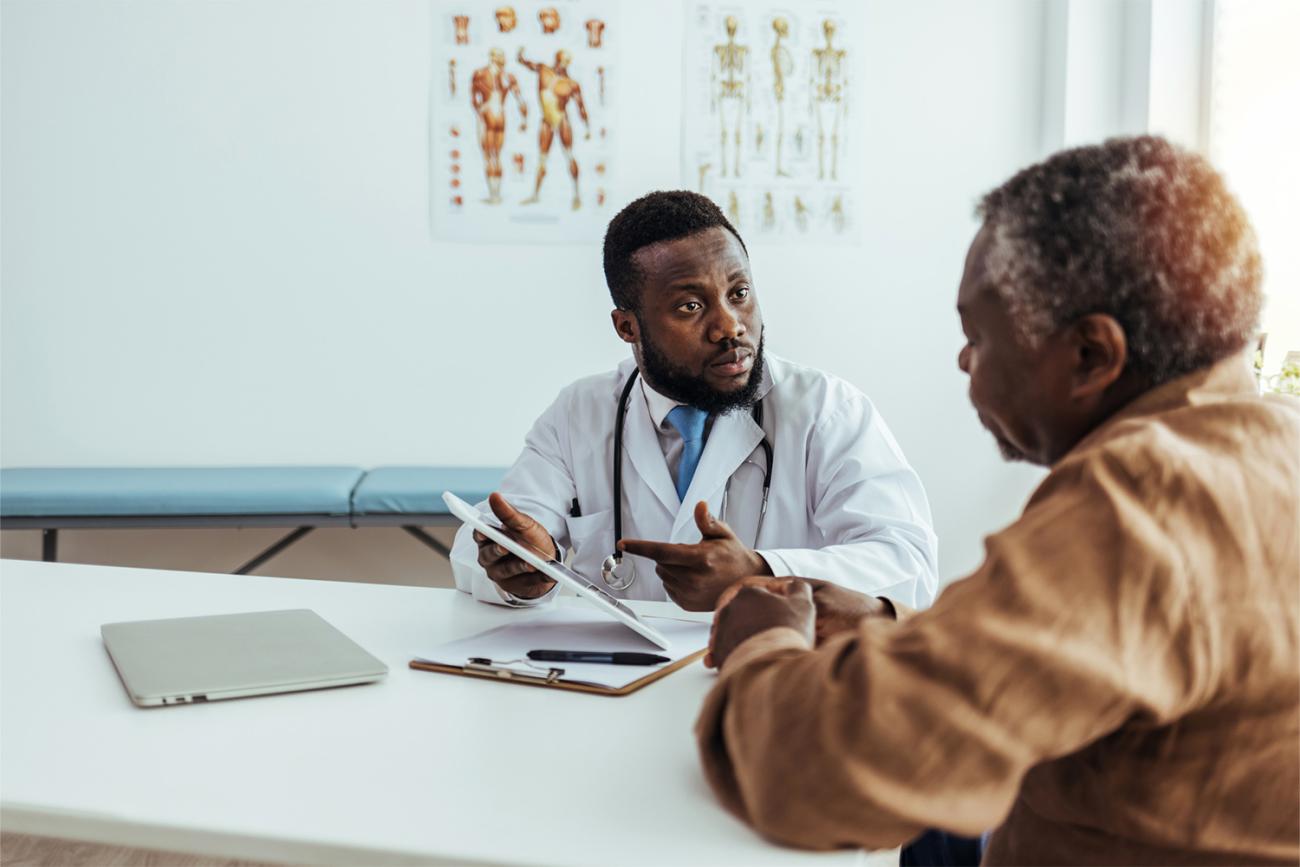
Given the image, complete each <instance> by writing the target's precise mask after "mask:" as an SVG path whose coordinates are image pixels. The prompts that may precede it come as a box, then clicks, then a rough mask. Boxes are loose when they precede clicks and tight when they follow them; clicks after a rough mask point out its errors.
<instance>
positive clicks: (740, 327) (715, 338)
mask: <svg viewBox="0 0 1300 867" xmlns="http://www.w3.org/2000/svg"><path fill="white" fill-rule="evenodd" d="M745 330H746V329H745V323H744V320H742V319H741V318H740V317H739V316H738V315H736V313H735V311H732V310H728V309H725V308H723V309H720V310H719V311H718V312H717V313H716V314H715V318H714V320H713V322H712V323H710V327H709V340H710V341H711V342H713V343H724V342H726V341H728V340H735V339H736V338H737V337H740V336H742V335H743V334H744V333H745Z"/></svg>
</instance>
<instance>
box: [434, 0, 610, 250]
mask: <svg viewBox="0 0 1300 867" xmlns="http://www.w3.org/2000/svg"><path fill="white" fill-rule="evenodd" d="M616 5H617V4H616V3H614V2H609V0H603V2H601V0H567V2H565V0H550V2H542V3H513V4H505V3H494V2H483V0H464V2H445V0H439V2H437V3H434V4H433V5H432V9H433V12H434V19H435V20H434V32H433V42H434V46H433V48H434V50H433V52H432V56H433V88H432V96H431V106H430V123H431V127H432V128H431V135H430V151H431V153H430V163H431V164H430V172H429V178H430V184H431V191H430V200H431V205H432V208H431V216H432V219H433V230H434V236H435V237H437V238H442V239H453V240H465V241H483V242H511V241H538V242H544V241H592V240H599V238H600V237H601V235H602V233H603V232H604V229H605V225H606V223H608V221H609V218H610V216H611V214H610V207H611V203H610V202H609V201H608V196H607V190H608V188H609V179H610V176H611V173H612V172H614V171H617V168H618V167H617V165H616V163H615V162H614V161H613V160H612V159H611V156H610V155H611V153H612V150H611V145H612V143H613V138H614V130H613V129H612V128H611V126H610V125H609V123H608V122H607V121H606V117H607V116H611V115H612V112H607V110H606V107H607V106H611V105H612V104H613V96H614V89H615V87H616V76H615V74H614V69H615V67H616V65H617V61H615V60H613V58H615V57H617V48H618V41H619V36H620V34H619V32H618V22H617V20H615V18H616V16H614V15H613V14H612V13H613V10H614V9H615V7H616Z"/></svg>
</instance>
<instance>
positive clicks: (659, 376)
mask: <svg viewBox="0 0 1300 867" xmlns="http://www.w3.org/2000/svg"><path fill="white" fill-rule="evenodd" d="M765 339H766V332H765V333H764V334H762V335H759V338H758V348H757V349H756V350H755V351H754V365H753V367H751V368H750V369H749V379H748V381H746V382H745V384H744V386H743V387H741V388H739V389H737V390H736V391H719V390H718V389H716V388H713V387H712V386H710V385H709V383H708V380H706V379H705V378H704V377H703V376H699V375H696V374H693V373H691V372H690V371H689V370H687V369H686V368H684V367H681V366H679V365H677V364H674V363H673V362H672V361H670V360H669V359H668V356H667V355H665V354H664V353H663V351H662V350H660V349H659V347H658V346H657V345H656V344H655V342H654V340H653V339H652V338H651V337H650V333H649V332H648V331H647V330H646V327H645V324H644V323H642V324H641V365H642V370H641V375H642V376H643V377H645V379H646V381H647V382H649V383H650V387H651V388H653V389H654V390H655V391H658V392H659V393H660V394H662V395H664V396H665V397H670V398H672V399H673V400H678V401H681V402H682V403H684V404H687V405H689V406H693V407H695V408H696V409H702V410H704V411H705V412H707V413H709V414H711V415H722V414H724V413H728V412H731V411H733V410H737V409H749V408H750V407H752V406H753V405H754V404H755V403H757V402H758V389H759V387H760V386H761V385H762V384H763V341H764V340H765Z"/></svg>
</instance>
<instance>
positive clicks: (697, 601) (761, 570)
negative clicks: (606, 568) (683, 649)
mask: <svg viewBox="0 0 1300 867" xmlns="http://www.w3.org/2000/svg"><path fill="white" fill-rule="evenodd" d="M695 526H697V527H699V529H700V536H701V538H700V541H699V542H697V543H695V544H693V545H683V544H673V543H671V542H649V541H646V540H644V539H624V540H623V541H621V542H619V545H618V547H619V550H621V551H623V552H624V553H626V554H635V555H637V556H640V557H646V558H648V559H650V560H654V561H655V563H656V564H657V565H656V566H655V574H656V575H658V576H659V580H660V581H662V582H663V585H664V592H665V593H667V594H668V598H669V599H671V600H673V601H674V602H676V603H677V604H678V605H680V606H681V607H682V608H685V609H686V610H687V611H712V610H713V609H714V608H715V607H716V606H717V604H718V597H719V596H721V595H722V591H724V590H726V589H727V588H728V587H729V586H731V585H732V584H734V583H735V582H737V581H739V580H740V579H741V578H745V577H748V576H750V575H771V574H772V569H771V567H770V566H768V565H767V561H766V560H764V559H763V558H762V557H761V556H760V555H759V554H758V552H757V551H754V550H752V549H750V548H748V547H746V546H745V544H744V543H743V542H741V541H740V540H739V539H738V538H736V534H735V533H733V532H732V530H731V528H730V527H728V526H727V525H726V524H725V523H723V522H722V521H720V520H718V519H717V518H715V517H713V515H712V514H711V513H710V512H709V504H708V503H706V502H704V501H703V500H701V501H700V502H698V503H696V504H695Z"/></svg>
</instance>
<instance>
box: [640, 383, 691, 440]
mask: <svg viewBox="0 0 1300 867" xmlns="http://www.w3.org/2000/svg"><path fill="white" fill-rule="evenodd" d="M641 393H642V394H644V395H645V406H646V409H648V410H650V420H651V421H652V422H654V423H655V427H657V428H662V427H663V426H664V419H666V418H667V417H668V413H670V412H672V411H673V410H674V409H676V408H677V407H679V406H682V402H681V401H679V400H673V399H672V398H671V397H667V396H665V395H662V394H660V393H659V392H657V391H655V390H654V389H653V388H651V387H650V385H649V383H647V382H646V381H645V377H644V376H643V377H641Z"/></svg>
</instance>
